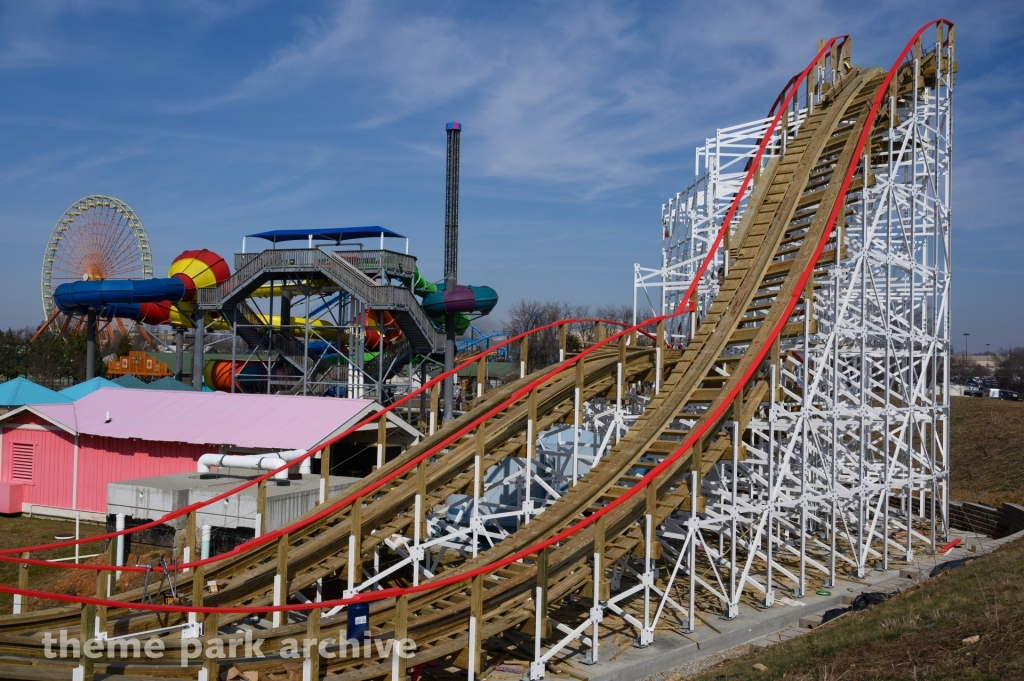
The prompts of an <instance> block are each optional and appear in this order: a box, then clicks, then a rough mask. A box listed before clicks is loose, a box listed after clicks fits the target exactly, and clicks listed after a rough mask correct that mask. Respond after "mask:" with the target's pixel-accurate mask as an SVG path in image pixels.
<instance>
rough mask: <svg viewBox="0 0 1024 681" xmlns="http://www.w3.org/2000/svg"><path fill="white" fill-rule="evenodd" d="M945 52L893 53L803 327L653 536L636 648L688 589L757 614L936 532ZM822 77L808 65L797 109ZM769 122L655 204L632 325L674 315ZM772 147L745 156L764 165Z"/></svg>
mask: <svg viewBox="0 0 1024 681" xmlns="http://www.w3.org/2000/svg"><path fill="white" fill-rule="evenodd" d="M952 42H953V41H952V36H951V35H950V36H949V38H948V39H944V38H943V37H942V32H941V31H939V37H938V38H937V40H936V43H935V44H934V45H932V46H928V45H925V46H924V49H923V50H922V48H921V44H920V43H918V45H917V47H915V48H914V50H913V51H912V52H911V53H910V54H909V55H908V57H907V61H906V62H905V64H904V66H903V68H905V69H910V70H911V71H912V75H911V76H910V77H912V78H913V81H911V82H914V83H917V84H918V87H916V88H915V87H911V88H909V89H908V90H907V91H906V94H905V95H901V96H900V97H899V98H898V99H891V98H887V99H886V100H885V101H886V102H888V104H887V110H886V108H885V107H883V110H882V111H880V118H879V121H880V122H881V123H880V127H876V128H875V130H874V133H873V135H872V137H871V139H870V143H869V145H868V146H867V147H866V148H865V153H864V157H863V158H862V159H861V161H860V164H859V166H858V170H857V178H858V179H859V180H861V182H859V183H857V184H856V185H855V187H856V189H855V190H852V191H851V192H850V194H849V195H848V197H847V213H846V218H845V220H843V218H842V217H840V222H841V224H839V225H837V226H836V229H835V231H834V232H833V235H832V237H831V240H832V243H831V245H829V246H828V247H827V248H829V249H832V252H834V253H835V254H836V260H835V262H833V263H831V264H830V265H829V266H828V267H825V268H820V269H818V270H816V274H815V278H814V285H815V287H816V289H817V293H816V296H815V303H814V305H813V308H812V312H811V315H810V317H809V318H808V317H807V316H806V310H805V309H804V308H803V304H801V305H800V306H798V307H797V308H796V309H795V311H794V316H793V318H792V319H791V320H790V321H791V322H801V323H803V325H804V333H803V334H802V336H797V337H790V338H784V339H783V340H782V342H781V347H780V351H779V352H778V353H777V355H776V356H777V359H776V360H775V361H774V362H769V364H770V366H769V367H768V375H769V377H770V384H771V385H770V388H769V390H768V395H769V397H768V400H767V404H766V405H764V406H762V408H761V410H760V411H759V412H758V413H757V415H756V416H755V418H754V419H753V420H752V421H751V423H750V425H749V426H748V428H747V430H746V432H742V433H740V432H732V433H731V437H732V439H733V451H734V455H733V457H732V458H731V459H730V458H726V459H723V460H722V461H721V462H720V463H718V464H717V465H716V466H715V470H714V471H713V472H712V473H711V474H708V475H707V476H706V477H704V479H703V481H702V492H701V494H702V496H704V497H705V499H706V500H707V501H706V503H707V505H706V511H705V512H704V513H697V514H695V517H691V514H690V513H677V514H675V515H674V516H673V517H672V518H671V519H670V520H669V521H668V522H666V523H663V524H662V525H661V526H660V527H659V528H657V529H656V530H655V536H656V538H657V540H658V541H659V542H660V543H661V548H662V550H663V553H662V555H663V556H666V557H667V558H668V559H669V560H670V561H671V564H673V565H674V570H672V572H671V575H670V579H669V584H668V588H666V589H665V590H664V591H663V592H661V591H658V593H659V594H660V595H659V596H658V598H657V600H658V601H659V603H658V605H657V606H655V614H654V616H653V619H648V621H647V622H646V623H645V624H644V627H642V630H643V631H644V632H646V633H644V634H642V635H641V643H642V642H643V639H644V638H645V637H646V638H647V639H649V638H650V637H651V636H653V632H654V627H655V625H656V624H657V620H658V618H659V617H660V616H661V614H662V612H663V610H664V608H665V606H666V605H668V606H670V607H673V608H675V609H677V610H678V611H680V614H682V616H683V617H684V619H687V621H689V622H690V623H691V626H692V623H693V621H694V620H693V618H694V608H695V607H697V606H695V594H696V598H697V599H701V598H702V594H701V592H703V596H704V598H703V600H704V601H705V602H707V598H706V597H707V596H710V597H711V600H712V601H717V602H718V603H719V604H720V606H721V608H722V614H723V615H725V616H727V617H728V616H735V615H736V614H737V613H738V608H739V604H740V602H741V600H743V599H744V598H745V599H746V600H747V602H751V599H752V598H756V599H757V600H759V601H760V603H761V604H762V605H767V606H770V605H771V604H772V603H773V601H774V600H775V593H776V589H784V590H786V591H788V592H789V593H791V594H792V595H794V596H795V597H801V596H803V595H804V593H805V592H806V590H808V589H811V590H813V589H815V588H821V587H825V588H827V587H829V586H831V585H833V584H834V583H835V580H836V577H837V574H847V575H851V576H853V577H862V576H864V574H865V573H866V572H867V571H868V570H871V569H874V568H876V567H880V568H885V567H888V566H889V564H890V562H893V561H912V560H913V559H914V556H915V554H916V555H920V554H921V553H924V552H931V551H934V550H936V548H937V547H938V545H939V542H941V541H943V540H944V539H945V536H946V534H947V532H948V527H949V526H948V519H949V508H948V502H949V489H948V470H949V468H948V463H949V458H948V455H949V453H948V442H949V408H948V404H949V390H948V383H949V381H948V379H949V352H950V336H949V330H950V308H949V303H950V275H951V260H950V180H951V175H950V172H951V167H950V160H951V152H952V86H953V78H954V75H953V74H954V72H955V62H954V58H953V45H952ZM925 65H927V66H928V68H927V72H925V70H924V68H925ZM933 65H934V66H933ZM829 75H830V74H828V73H826V72H825V71H824V69H818V70H817V73H816V74H815V85H814V86H813V91H814V92H815V93H816V94H815V95H813V99H812V100H811V102H810V103H811V104H812V106H813V104H814V103H816V100H817V98H818V94H817V93H820V91H821V85H822V83H823V82H824V81H825V80H826V79H827V77H828V76H829ZM804 103H805V105H806V103H807V102H806V101H805V102H804ZM806 113H807V108H806V106H805V108H802V109H800V110H791V111H788V112H787V113H786V114H785V118H784V121H785V122H786V123H787V124H788V125H785V126H784V125H780V126H779V127H780V128H784V127H785V128H788V130H787V134H788V135H790V136H792V135H793V134H794V133H795V132H796V131H797V128H798V127H799V125H800V123H801V122H802V121H803V119H804V118H805V117H806ZM769 122H770V121H769V120H767V119H764V120H758V121H753V122H751V123H747V124H744V125H738V126H733V127H731V128H726V129H723V130H719V131H718V133H717V134H716V136H715V137H714V138H713V139H708V140H707V143H706V144H705V145H704V146H702V147H699V148H698V149H697V161H696V174H697V179H696V181H695V182H694V183H693V184H692V185H691V186H690V187H689V188H687V189H686V190H685V191H682V192H680V193H678V194H676V196H674V197H672V198H671V199H670V200H669V201H668V202H667V203H666V204H665V205H664V206H663V207H662V234H663V247H662V262H661V266H660V267H659V268H655V269H648V268H642V267H640V266H639V265H637V266H635V274H636V276H635V279H634V301H635V302H634V314H635V315H636V317H637V319H638V320H640V319H644V318H646V317H649V316H651V315H653V314H666V313H671V312H672V311H674V310H675V309H676V308H677V307H678V306H679V303H680V301H681V298H682V296H683V295H684V293H685V291H686V289H687V287H688V285H689V284H690V282H691V281H692V278H693V275H694V273H695V272H696V271H697V269H698V267H699V266H700V263H701V261H702V259H703V258H704V257H705V255H706V254H707V252H708V249H709V247H710V246H711V245H712V244H713V242H714V239H715V237H716V235H717V233H718V230H719V229H720V227H721V224H722V221H723V218H724V215H725V213H726V210H727V208H728V206H729V203H730V201H732V200H733V199H734V197H735V194H736V192H737V191H738V190H739V187H740V183H741V180H742V177H743V174H744V171H745V169H746V164H747V163H748V162H749V161H750V159H752V158H753V157H754V155H755V152H756V148H757V145H758V143H759V142H760V138H761V136H762V135H763V134H764V132H765V131H766V129H767V128H768V124H769ZM779 137H780V134H779V133H776V134H775V135H774V137H773V139H772V140H770V142H769V145H768V147H767V153H766V154H765V156H764V158H763V159H762V163H764V164H767V163H770V162H771V161H772V158H773V157H777V156H778V153H779V149H780V147H781V144H782V142H781V140H780V139H778V138H779ZM749 191H750V190H748V193H747V196H744V197H743V200H742V201H741V203H740V209H739V212H738V213H737V215H736V216H735V217H734V219H733V221H732V225H734V226H735V225H738V224H740V222H741V220H742V211H743V209H744V208H745V204H746V201H747V199H748V198H749ZM837 242H838V243H840V244H841V248H839V249H836V248H835V245H836V243H837ZM723 266H724V253H723V251H722V248H721V247H720V248H719V252H718V253H716V254H715V256H714V260H713V262H712V265H711V266H710V267H709V268H708V270H707V274H706V275H705V277H704V278H703V280H702V281H701V282H700V283H699V285H698V289H697V304H696V309H695V310H693V311H692V312H691V314H690V315H688V316H687V317H686V318H685V319H683V321H682V322H681V323H676V324H675V325H674V326H673V327H672V329H671V337H672V339H673V341H674V342H676V343H680V344H683V343H685V342H686V340H687V339H688V338H689V336H690V334H692V329H693V327H694V324H695V322H699V319H700V317H701V316H702V315H703V314H705V313H706V311H707V309H708V308H709V307H710V304H711V302H712V301H713V300H714V298H715V295H716V294H717V293H718V281H719V277H718V271H719V269H720V268H721V267H723ZM728 427H729V428H730V429H735V425H730V426H728ZM695 549H702V550H700V551H696V550H695ZM635 562H636V563H637V564H636V565H634V566H633V567H632V568H629V567H628V566H622V567H623V569H632V570H634V571H635V572H636V574H637V575H638V576H639V575H640V574H641V573H643V572H644V571H645V570H646V568H644V567H643V565H642V564H641V561H640V560H636V561H635ZM649 564H650V563H648V565H649ZM677 579H680V580H689V588H690V591H689V594H690V595H689V598H690V602H689V604H686V603H678V602H676V601H673V600H671V599H670V598H669V597H668V596H667V595H666V594H668V593H669V592H670V591H671V588H672V583H673V582H674V581H675V580H677ZM641 581H644V580H641ZM613 586H614V585H613ZM682 586H683V587H684V588H685V586H686V585H685V584H683V585H682ZM745 594H746V595H745ZM613 600H615V599H613Z"/></svg>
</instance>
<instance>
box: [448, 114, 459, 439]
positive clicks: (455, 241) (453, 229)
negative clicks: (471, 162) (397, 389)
mask: <svg viewBox="0 0 1024 681" xmlns="http://www.w3.org/2000/svg"><path fill="white" fill-rule="evenodd" d="M447 129H448V156H447V161H448V163H447V168H446V171H447V172H446V177H445V193H444V196H445V200H444V290H445V291H454V290H455V287H456V286H457V285H458V278H459V277H458V275H459V135H460V133H461V132H462V124H461V123H459V122H458V121H452V122H451V123H449V124H448V126H447ZM444 322H445V326H444V328H445V334H446V336H447V337H446V338H445V345H444V369H445V371H448V370H449V369H451V368H452V367H454V366H455V315H454V314H452V313H451V312H448V313H446V314H445V318H444ZM454 392H455V377H454V376H449V377H448V378H447V379H446V380H445V382H444V418H445V419H446V420H449V419H451V417H452V399H453V393H454Z"/></svg>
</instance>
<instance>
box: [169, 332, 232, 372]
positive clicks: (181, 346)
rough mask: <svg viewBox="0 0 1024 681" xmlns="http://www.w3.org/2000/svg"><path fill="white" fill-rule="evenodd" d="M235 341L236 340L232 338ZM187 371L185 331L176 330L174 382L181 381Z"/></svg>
mask: <svg viewBox="0 0 1024 681" xmlns="http://www.w3.org/2000/svg"><path fill="white" fill-rule="evenodd" d="M232 340H234V338H232ZM184 371H185V329H181V328H175V329H174V380H175V381H180V380H181V375H182V373H183V372H184Z"/></svg>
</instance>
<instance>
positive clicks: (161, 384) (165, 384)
mask: <svg viewBox="0 0 1024 681" xmlns="http://www.w3.org/2000/svg"><path fill="white" fill-rule="evenodd" d="M143 387H145V388H150V389H152V390H190V391H192V392H195V388H193V387H192V386H190V385H189V384H188V383H182V382H181V381H175V380H174V379H173V378H171V377H170V376H164V377H163V378H161V379H159V380H156V381H153V382H152V383H147V384H145V385H144V386H143Z"/></svg>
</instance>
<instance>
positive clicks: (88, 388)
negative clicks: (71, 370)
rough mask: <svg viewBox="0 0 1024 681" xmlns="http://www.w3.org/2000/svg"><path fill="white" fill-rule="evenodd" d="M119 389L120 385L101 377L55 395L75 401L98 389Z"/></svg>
mask: <svg viewBox="0 0 1024 681" xmlns="http://www.w3.org/2000/svg"><path fill="white" fill-rule="evenodd" d="M120 387H122V386H121V385H120V384H118V383H114V382H113V381H108V380H107V379H105V378H103V377H102V376H97V377H96V378H90V379H89V380H88V381H86V382H85V383H79V384H78V385H73V386H71V387H70V388H64V389H63V390H61V391H60V392H59V393H57V394H58V395H63V396H64V397H67V398H70V399H71V400H77V399H78V398H79V397H85V396H86V395H89V394H90V393H94V392H96V391H97V390H99V389H100V388H120Z"/></svg>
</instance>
